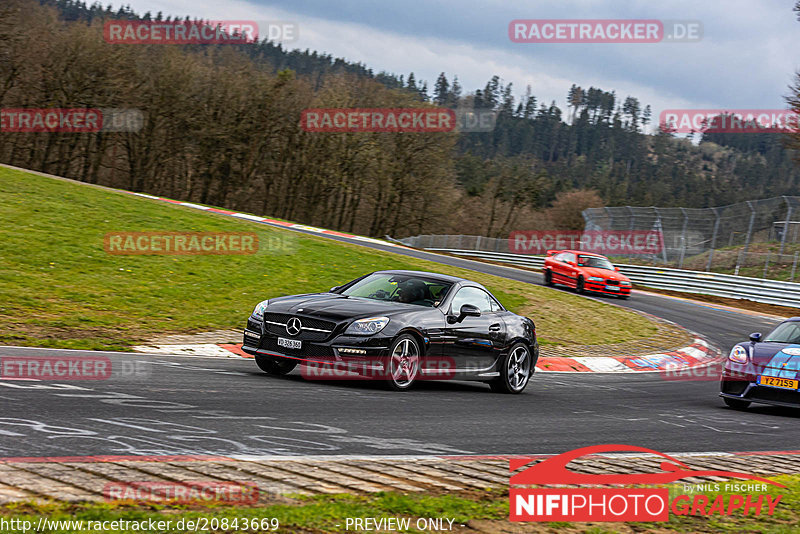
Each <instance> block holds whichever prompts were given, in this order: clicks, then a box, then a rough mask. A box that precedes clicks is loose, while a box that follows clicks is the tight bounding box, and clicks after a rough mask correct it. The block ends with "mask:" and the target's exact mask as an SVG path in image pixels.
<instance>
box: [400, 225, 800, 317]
mask: <svg viewBox="0 0 800 534" xmlns="http://www.w3.org/2000/svg"><path fill="white" fill-rule="evenodd" d="M419 237H422V236H417V238H419ZM426 237H438V238H443V237H446V236H426ZM450 237H459V236H450ZM465 237H466V236H465ZM431 241H435V240H431ZM439 241H440V242H446V241H447V240H445V239H440V240H439ZM401 242H403V243H405V244H406V245H409V246H414V245H413V244H412V243H414V242H420V240H418V239H416V238H406V239H403V240H401ZM423 248H426V249H427V250H430V251H432V252H447V253H449V254H453V255H456V256H462V257H468V258H476V259H482V260H488V261H492V262H495V263H507V264H509V265H519V266H522V267H528V268H534V269H539V268H541V267H542V265H543V264H544V257H543V256H533V255H530V254H512V253H509V252H490V251H485V250H475V249H471V250H470V249H453V248H438V247H423ZM617 267H619V269H620V272H621V273H622V274H624V275H626V276H627V277H628V278H630V279H631V281H632V282H633V283H634V284H637V285H641V286H645V287H651V288H655V289H667V290H671V291H679V292H684V293H698V294H702V295H715V296H718V297H727V298H735V299H747V300H752V301H755V302H763V303H766V304H775V305H778V306H789V307H794V308H800V284H794V283H791V282H780V281H776V280H764V279H761V278H750V277H745V276H735V275H728V274H718V273H707V272H703V271H689V270H685V269H670V268H664V267H652V266H648V265H621V264H617Z"/></svg>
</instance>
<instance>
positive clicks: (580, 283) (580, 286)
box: [575, 276, 586, 295]
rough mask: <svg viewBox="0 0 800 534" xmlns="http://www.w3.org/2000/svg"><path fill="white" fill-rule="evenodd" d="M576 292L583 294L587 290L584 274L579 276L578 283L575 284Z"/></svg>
mask: <svg viewBox="0 0 800 534" xmlns="http://www.w3.org/2000/svg"><path fill="white" fill-rule="evenodd" d="M575 292H577V293H579V294H581V295H583V294H584V293H585V292H586V289H585V281H584V280H583V277H582V276H579V277H578V284H577V285H576V286H575Z"/></svg>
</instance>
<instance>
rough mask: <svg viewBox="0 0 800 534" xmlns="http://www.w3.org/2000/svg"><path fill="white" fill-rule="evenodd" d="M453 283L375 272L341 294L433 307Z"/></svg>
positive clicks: (440, 300) (439, 301)
mask: <svg viewBox="0 0 800 534" xmlns="http://www.w3.org/2000/svg"><path fill="white" fill-rule="evenodd" d="M452 285H453V284H450V283H448V282H443V281H441V280H433V279H430V278H425V277H420V276H414V275H403V274H385V273H374V274H371V275H369V276H367V277H366V278H364V279H362V280H359V281H358V282H356V283H355V284H353V285H352V286H350V287H348V288H347V289H345V290H344V291H342V295H347V296H348V297H358V298H365V299H372V300H383V301H388V302H402V303H404V304H415V305H417V306H427V307H429V308H433V307H435V306H438V305H439V304H440V303H441V302H442V299H444V296H445V295H446V294H447V292H448V291H449V290H450V287H451V286H452Z"/></svg>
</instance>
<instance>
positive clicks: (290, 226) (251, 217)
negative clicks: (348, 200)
mask: <svg viewBox="0 0 800 534" xmlns="http://www.w3.org/2000/svg"><path fill="white" fill-rule="evenodd" d="M123 192H125V193H129V194H131V195H136V196H137V197H143V198H149V199H151V200H160V201H162V202H169V203H170V204H176V205H178V206H185V207H187V208H192V209H197V210H202V211H207V212H210V213H220V214H222V215H228V216H230V217H237V218H239V219H246V220H248V221H253V222H257V223H262V224H268V225H271V226H277V227H280V228H288V229H290V230H304V231H306V232H311V233H315V234H323V235H333V236H338V237H346V238H348V239H354V240H356V241H363V242H365V243H373V244H376V245H386V246H389V247H399V246H401V245H398V244H396V243H391V242H389V241H382V240H380V239H373V238H371V237H364V236H361V235H354V234H346V233H343V232H337V231H335V230H326V229H325V228H317V227H316V226H306V225H304V224H297V223H292V222H286V221H279V220H278V219H270V218H269V217H259V216H258V215H252V214H250V213H241V212H238V211H230V210H223V209H219V208H210V207H208V206H201V205H199V204H193V203H192V202H181V201H179V200H172V199H171V198H164V197H157V196H153V195H146V194H144V193H134V192H132V191H123Z"/></svg>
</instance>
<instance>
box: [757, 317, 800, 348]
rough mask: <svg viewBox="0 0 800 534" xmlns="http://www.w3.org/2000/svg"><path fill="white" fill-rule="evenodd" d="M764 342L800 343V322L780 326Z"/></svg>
mask: <svg viewBox="0 0 800 534" xmlns="http://www.w3.org/2000/svg"><path fill="white" fill-rule="evenodd" d="M764 341H772V342H775V343H800V322H797V321H791V322H787V323H781V324H779V325H778V326H777V327H776V328H775V330H773V331H772V332H770V333H769V335H767V337H766V338H764Z"/></svg>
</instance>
